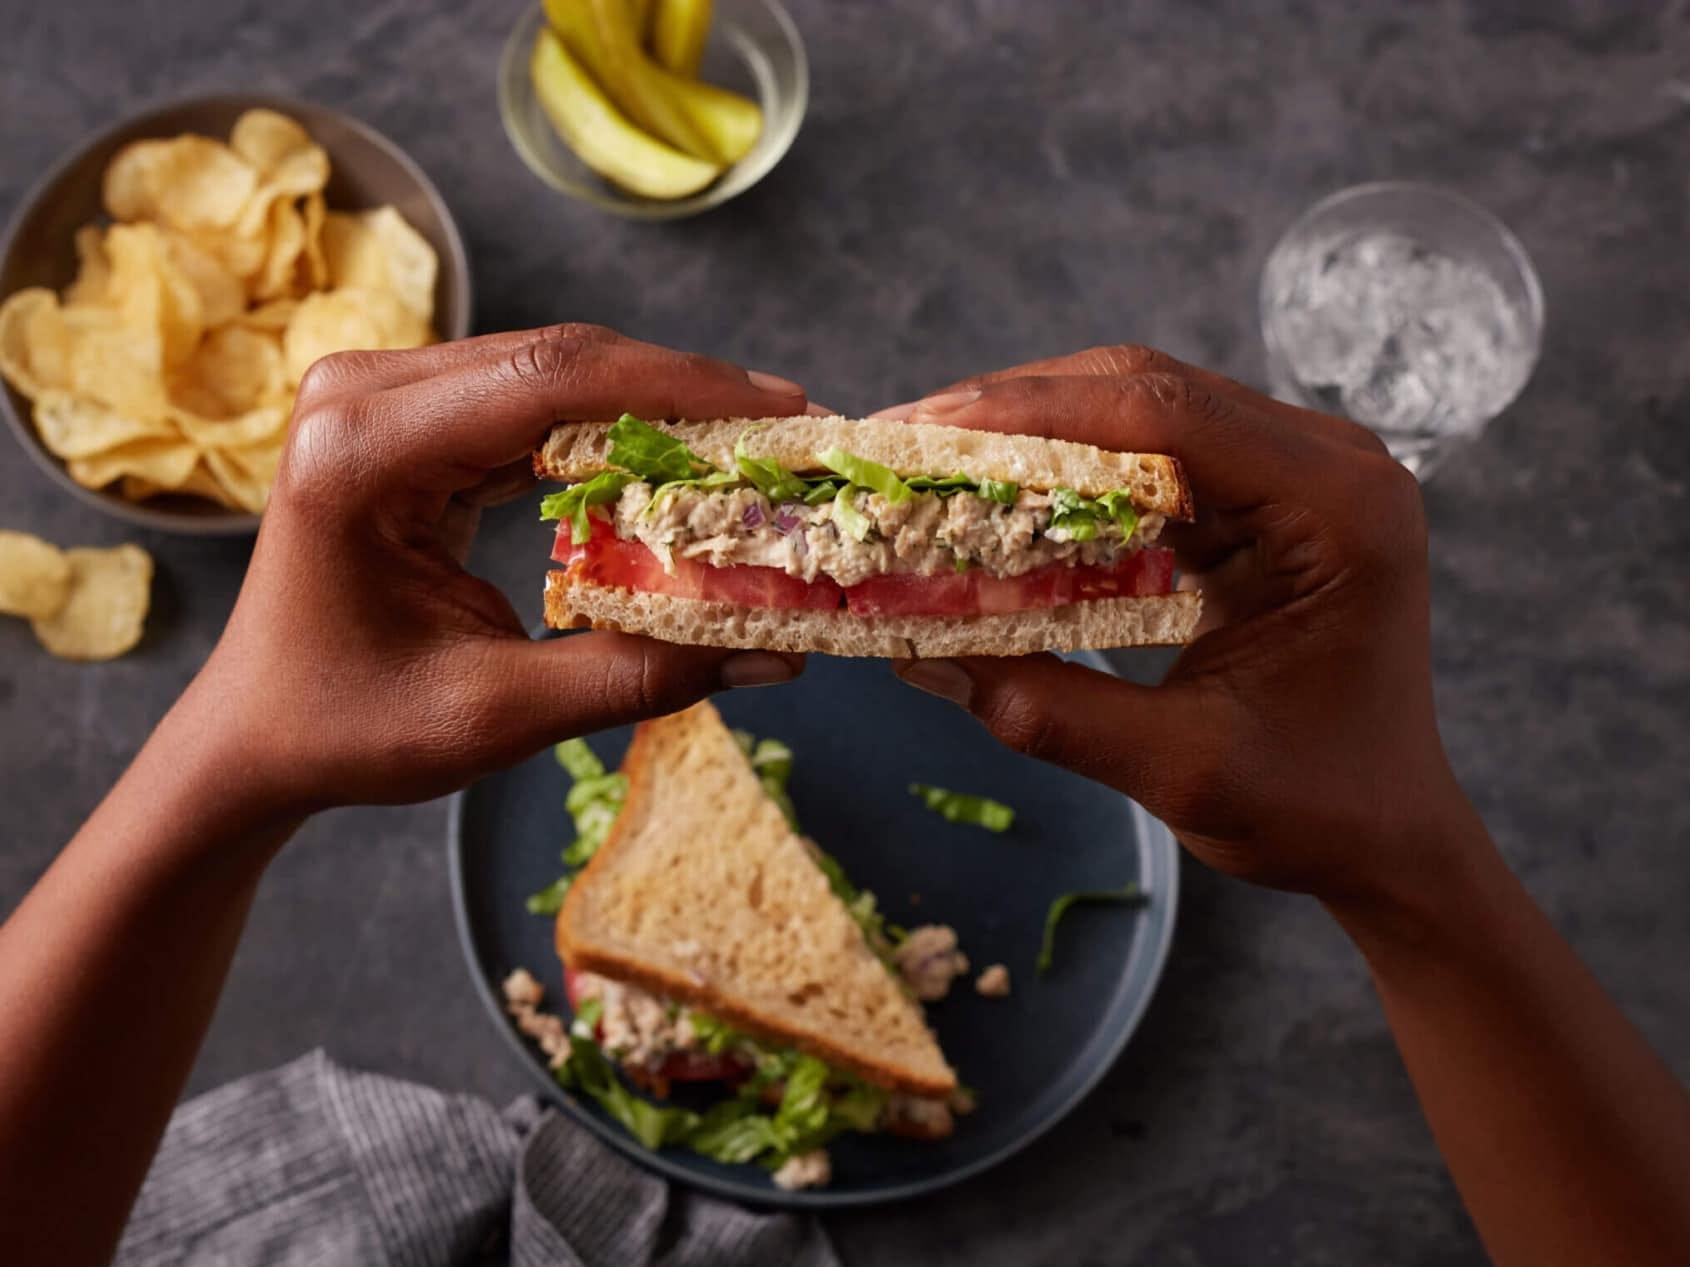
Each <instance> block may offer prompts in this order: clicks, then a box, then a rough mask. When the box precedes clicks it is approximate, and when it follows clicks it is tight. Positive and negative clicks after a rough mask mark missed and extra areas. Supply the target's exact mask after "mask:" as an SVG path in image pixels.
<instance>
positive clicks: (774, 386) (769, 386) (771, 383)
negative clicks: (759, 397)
mask: <svg viewBox="0 0 1690 1267" xmlns="http://www.w3.org/2000/svg"><path fill="white" fill-rule="evenodd" d="M745 377H746V378H747V379H749V380H750V381H751V385H752V386H753V387H755V388H757V389H758V390H760V391H765V392H774V393H775V394H776V395H777V396H802V395H803V394H804V389H803V388H802V387H800V386H798V384H797V383H794V382H793V381H792V380H791V379H786V378H777V377H776V376H775V375H773V374H765V373H763V371H762V370H747V371H746V372H745Z"/></svg>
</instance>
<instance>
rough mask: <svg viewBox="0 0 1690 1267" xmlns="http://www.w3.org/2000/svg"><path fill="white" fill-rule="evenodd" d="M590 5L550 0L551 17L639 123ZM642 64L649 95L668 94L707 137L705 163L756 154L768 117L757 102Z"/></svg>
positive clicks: (582, 1)
mask: <svg viewBox="0 0 1690 1267" xmlns="http://www.w3.org/2000/svg"><path fill="white" fill-rule="evenodd" d="M590 2H591V0H545V9H546V17H547V19H548V20H549V21H550V22H551V24H552V28H553V29H554V30H555V31H556V32H557V33H558V35H559V36H560V37H561V38H562V40H563V43H564V46H565V47H566V48H567V49H568V50H569V52H570V53H571V54H573V55H574V57H575V58H576V60H578V61H579V62H580V63H581V64H582V65H583V66H584V67H585V68H586V69H587V72H588V73H589V74H590V75H592V76H593V78H594V79H596V80H598V81H599V83H600V84H601V85H603V86H604V89H605V91H606V92H608V93H609V94H610V96H611V97H612V98H613V99H614V100H615V101H616V102H617V103H618V104H619V105H620V106H621V107H622V108H623V109H624V110H626V111H627V113H628V114H629V115H630V116H632V117H633V118H635V119H636V120H637V119H638V118H639V117H640V116H639V114H638V113H637V112H636V111H635V110H634V109H633V108H632V106H631V105H630V103H629V102H628V101H627V100H626V99H625V96H624V92H625V86H624V85H623V84H622V83H621V82H620V81H619V80H618V78H617V74H618V71H619V70H620V69H621V67H619V66H617V65H616V64H614V63H613V61H612V59H611V58H610V57H609V56H608V54H607V51H606V47H605V41H604V39H603V37H602V35H601V33H600V27H599V25H598V23H597V22H596V21H595V20H594V17H593V14H592V13H591V12H590V11H589V6H590ZM636 51H638V50H636ZM639 61H640V63H641V68H640V73H641V75H642V77H643V79H644V80H645V82H646V84H647V86H648V89H649V90H650V91H653V92H658V93H665V94H667V95H668V97H669V98H670V99H671V100H673V101H674V102H675V103H677V104H678V106H679V108H680V109H681V110H682V111H683V112H684V113H685V114H686V115H687V116H688V117H689V118H690V119H691V121H692V123H693V125H694V127H695V128H696V129H697V131H698V133H699V134H701V135H702V136H703V138H704V140H705V142H706V147H707V148H706V150H705V153H704V154H703V155H701V156H700V157H705V158H711V159H714V160H715V161H716V162H719V163H737V162H739V160H740V159H742V158H744V157H745V156H746V155H747V154H748V153H750V152H751V147H752V146H754V145H755V144H757V138H758V137H759V136H761V135H762V133H763V111H762V110H761V108H759V107H758V105H757V103H756V102H755V101H751V100H749V99H748V98H745V97H742V96H740V95H739V94H738V93H737V92H731V91H729V90H728V89H726V88H718V87H716V85H714V84H707V83H704V82H702V81H700V80H697V79H683V78H681V77H680V76H679V75H674V74H671V73H670V72H669V71H667V70H664V69H663V67H661V66H659V65H657V64H656V63H654V62H652V61H650V60H649V59H647V58H645V57H643V56H641V57H640V58H639ZM682 148H685V147H682Z"/></svg>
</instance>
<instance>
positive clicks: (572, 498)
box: [540, 471, 634, 544]
mask: <svg viewBox="0 0 1690 1267" xmlns="http://www.w3.org/2000/svg"><path fill="white" fill-rule="evenodd" d="M633 482H634V476H632V475H630V474H628V472H626V471H601V472H600V473H599V474H597V475H595V476H593V478H592V479H590V480H588V481H587V482H586V483H584V484H571V485H570V486H569V487H568V488H566V489H564V490H563V491H562V492H561V493H548V494H546V496H545V497H544V498H543V499H541V502H540V518H541V520H542V521H544V520H547V519H565V520H568V521H569V540H570V542H571V544H578V543H585V542H586V540H587V539H588V538H589V537H591V536H592V535H593V526H592V524H590V523H588V522H587V510H588V508H589V507H591V506H603V505H606V504H608V503H610V502H613V501H615V500H616V499H617V498H618V497H620V496H622V490H623V489H624V488H626V487H628V485H630V484H632V483H633Z"/></svg>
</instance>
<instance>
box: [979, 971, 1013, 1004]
mask: <svg viewBox="0 0 1690 1267" xmlns="http://www.w3.org/2000/svg"><path fill="white" fill-rule="evenodd" d="M974 989H975V991H976V992H977V993H979V994H983V995H985V996H986V997H987V998H988V999H1001V998H1003V997H1004V996H1005V995H1006V994H1008V993H1009V969H1008V968H1006V967H1004V965H1003V964H1001V963H994V964H992V965H991V966H990V967H988V968H987V969H986V970H985V971H984V972H982V973H981V974H980V976H979V978H978V979H977V980H976V981H975V982H974Z"/></svg>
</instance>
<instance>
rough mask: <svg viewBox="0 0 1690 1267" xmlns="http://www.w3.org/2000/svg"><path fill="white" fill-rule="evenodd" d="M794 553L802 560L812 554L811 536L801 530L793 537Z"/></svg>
mask: <svg viewBox="0 0 1690 1267" xmlns="http://www.w3.org/2000/svg"><path fill="white" fill-rule="evenodd" d="M792 552H793V553H794V554H796V555H797V556H798V557H799V558H800V559H802V558H803V557H804V556H805V555H806V554H808V553H810V534H809V533H807V532H805V531H804V530H803V529H802V528H800V529H799V530H798V531H797V532H796V533H794V534H793V537H792Z"/></svg>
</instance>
